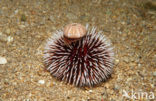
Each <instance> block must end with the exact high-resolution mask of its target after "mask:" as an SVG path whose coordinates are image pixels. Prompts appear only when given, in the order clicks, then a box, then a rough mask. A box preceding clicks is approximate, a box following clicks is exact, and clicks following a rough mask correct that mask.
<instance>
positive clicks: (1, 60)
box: [0, 56, 7, 64]
mask: <svg viewBox="0 0 156 101" xmlns="http://www.w3.org/2000/svg"><path fill="white" fill-rule="evenodd" d="M6 63H7V60H6V58H4V57H1V56H0V64H6Z"/></svg>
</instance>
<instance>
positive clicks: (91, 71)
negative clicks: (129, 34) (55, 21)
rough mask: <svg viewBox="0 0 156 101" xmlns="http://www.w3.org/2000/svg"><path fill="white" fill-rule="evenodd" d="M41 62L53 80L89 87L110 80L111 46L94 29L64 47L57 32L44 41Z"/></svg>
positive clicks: (111, 65)
mask: <svg viewBox="0 0 156 101" xmlns="http://www.w3.org/2000/svg"><path fill="white" fill-rule="evenodd" d="M44 62H45V65H46V68H47V70H48V71H49V72H50V73H51V75H52V76H54V77H56V78H57V79H59V80H62V81H65V82H66V83H69V84H73V85H75V86H78V87H82V86H89V87H92V86H94V85H97V84H99V83H101V82H103V81H106V80H107V79H108V78H109V77H110V76H111V73H112V71H113V65H114V64H113V62H114V52H113V47H112V44H111V42H110V41H109V40H108V39H107V38H106V37H105V36H104V35H103V33H102V32H96V28H92V29H91V30H87V35H86V36H84V37H83V38H81V39H80V40H78V41H76V42H72V43H70V44H65V40H64V37H63V31H62V30H60V31H57V32H56V33H54V34H53V35H52V37H51V38H49V40H48V41H47V44H46V47H45V53H44Z"/></svg>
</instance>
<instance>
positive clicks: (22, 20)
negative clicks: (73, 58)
mask: <svg viewBox="0 0 156 101" xmlns="http://www.w3.org/2000/svg"><path fill="white" fill-rule="evenodd" d="M71 22H78V23H82V24H84V25H85V24H87V23H88V24H89V25H90V26H96V27H97V29H98V30H102V31H103V32H104V34H105V35H106V36H107V37H108V38H109V39H110V40H111V41H112V43H113V46H114V47H115V48H114V50H115V58H116V59H115V66H114V72H113V74H112V77H111V79H109V80H108V81H107V82H103V83H102V84H100V85H98V86H96V87H93V88H88V87H85V88H78V87H75V86H73V85H69V84H65V83H64V82H61V81H58V80H57V79H55V78H54V77H52V76H51V75H50V73H49V72H47V71H45V70H44V68H45V67H44V64H43V51H44V46H45V43H46V40H47V39H48V38H49V37H50V36H51V35H52V33H53V32H55V31H56V30H57V29H60V28H62V27H63V26H65V25H66V24H69V23H71ZM155 43H156V2H155V1H154V0H77V1H76V0H75V1H74V0H73V1H72V0H0V101H130V100H133V99H136V100H138V101H140V100H141V101H154V100H156V44H155ZM125 92H126V93H127V94H128V96H129V98H128V97H126V96H125ZM142 93H144V94H145V93H146V95H144V96H141V94H142ZM153 95H154V96H153Z"/></svg>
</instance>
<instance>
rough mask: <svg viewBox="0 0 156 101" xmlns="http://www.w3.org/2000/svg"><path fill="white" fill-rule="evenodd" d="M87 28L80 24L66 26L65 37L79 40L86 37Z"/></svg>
mask: <svg viewBox="0 0 156 101" xmlns="http://www.w3.org/2000/svg"><path fill="white" fill-rule="evenodd" d="M86 32H87V31H86V28H85V26H83V25H81V24H79V23H72V24H69V25H66V26H65V28H64V36H65V37H67V38H69V39H79V38H81V37H83V36H85V35H86Z"/></svg>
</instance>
